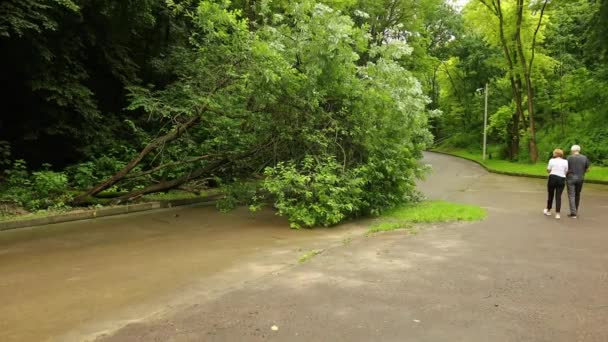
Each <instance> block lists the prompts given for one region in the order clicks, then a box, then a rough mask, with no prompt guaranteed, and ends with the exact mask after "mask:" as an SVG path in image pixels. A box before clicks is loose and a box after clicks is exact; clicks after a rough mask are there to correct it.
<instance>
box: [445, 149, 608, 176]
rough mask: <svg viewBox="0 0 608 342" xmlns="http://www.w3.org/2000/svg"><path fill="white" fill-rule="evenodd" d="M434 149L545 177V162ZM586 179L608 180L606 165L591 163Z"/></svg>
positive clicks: (516, 172) (498, 168) (499, 169)
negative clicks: (524, 161) (492, 157)
mask: <svg viewBox="0 0 608 342" xmlns="http://www.w3.org/2000/svg"><path fill="white" fill-rule="evenodd" d="M435 151H438V152H444V153H449V154H452V155H455V156H459V157H462V158H466V159H469V160H474V161H476V162H479V163H481V164H483V165H485V166H486V167H487V168H488V169H490V170H491V171H495V172H504V173H509V174H513V175H522V176H534V177H546V176H547V171H546V164H545V163H544V162H539V163H536V164H531V163H517V162H511V161H508V160H499V159H486V160H485V161H484V160H483V158H482V156H481V153H472V152H469V151H467V150H465V149H454V148H445V147H442V148H437V149H435ZM585 179H586V180H591V181H600V182H608V167H605V166H594V165H591V169H590V170H589V172H588V173H587V175H586V176H585Z"/></svg>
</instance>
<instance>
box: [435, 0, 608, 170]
mask: <svg viewBox="0 0 608 342" xmlns="http://www.w3.org/2000/svg"><path fill="white" fill-rule="evenodd" d="M458 20H460V23H461V25H462V26H460V30H461V31H459V32H460V33H459V37H460V39H458V40H457V41H455V43H454V44H453V45H452V46H451V51H450V53H449V55H450V56H449V57H448V58H446V60H445V63H444V64H443V65H441V66H440V67H438V68H437V75H438V76H437V78H438V83H439V86H438V89H439V91H438V92H437V93H436V94H437V97H436V99H437V100H436V101H435V104H436V105H437V107H438V108H439V109H441V110H442V111H443V113H444V115H443V116H442V117H440V118H439V119H438V120H437V121H436V122H435V128H434V131H433V132H434V134H435V141H436V146H435V147H436V148H438V149H439V150H441V151H447V152H450V153H454V154H457V155H460V156H463V157H467V158H470V159H474V160H477V161H479V157H480V156H481V150H482V141H483V139H482V135H483V122H484V119H483V114H484V97H485V86H486V84H487V85H488V89H489V91H488V119H489V120H488V143H489V145H490V147H489V149H490V152H492V159H491V160H486V161H485V162H484V165H486V166H488V167H489V168H490V169H492V170H496V171H502V172H513V173H520V174H527V175H536V176H541V175H542V176H545V165H546V162H547V161H548V159H549V158H550V157H551V152H552V151H553V150H554V149H555V148H561V149H563V150H564V151H566V152H568V151H569V150H570V146H572V145H573V144H578V145H581V147H582V153H583V154H585V155H587V156H588V157H589V159H590V161H591V163H592V166H593V167H592V170H591V172H590V173H589V175H588V177H589V178H588V179H593V180H600V181H606V180H607V177H608V172H607V171H606V168H604V167H603V166H608V125H606V122H607V120H608V96H607V95H606V94H607V93H608V77H607V75H608V55H607V51H608V50H607V47H608V44H607V42H608V38H607V37H608V34H607V33H608V32H607V30H608V29H607V28H608V1H588V0H568V1H561V0H560V1H545V0H539V1H524V0H513V1H506V0H503V1H498V0H471V1H469V2H468V4H467V5H466V6H465V8H464V10H463V11H462V16H460V17H459V19H458Z"/></svg>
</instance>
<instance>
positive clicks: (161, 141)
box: [72, 114, 201, 204]
mask: <svg viewBox="0 0 608 342" xmlns="http://www.w3.org/2000/svg"><path fill="white" fill-rule="evenodd" d="M200 119H201V118H200V114H198V115H195V116H194V117H192V118H190V119H188V121H186V122H185V123H183V124H181V125H179V126H178V127H177V128H176V129H174V130H172V131H171V132H169V133H167V134H165V135H163V136H161V137H158V138H156V139H154V140H152V142H150V143H149V144H148V145H146V147H144V149H143V150H141V152H139V154H138V155H137V156H136V157H135V158H133V159H132V160H131V161H130V162H129V163H128V164H127V166H125V167H124V168H123V169H122V170H120V171H118V172H117V173H116V174H114V175H113V176H112V177H110V178H109V179H107V180H105V181H104V182H102V183H100V184H98V185H97V186H95V187H93V188H92V189H90V190H89V191H87V192H85V193H84V194H81V195H79V196H76V197H75V198H74V200H73V201H72V203H74V204H82V203H84V202H85V201H86V200H87V198H88V197H89V196H95V195H96V194H98V193H100V192H102V191H103V190H106V189H107V188H109V187H111V186H112V185H114V184H116V183H117V182H119V181H120V180H121V179H123V178H124V177H125V176H126V175H127V174H128V173H129V172H131V170H133V169H134V168H135V167H136V166H137V165H138V164H139V163H140V162H141V161H142V160H143V159H144V158H145V157H146V156H147V155H148V154H150V152H152V151H154V150H155V149H157V148H158V147H160V146H163V145H165V144H166V143H169V142H171V141H173V140H175V139H177V138H179V137H180V136H181V135H182V134H184V132H186V131H187V130H188V129H189V128H192V127H193V126H195V125H196V124H197V123H199V122H200Z"/></svg>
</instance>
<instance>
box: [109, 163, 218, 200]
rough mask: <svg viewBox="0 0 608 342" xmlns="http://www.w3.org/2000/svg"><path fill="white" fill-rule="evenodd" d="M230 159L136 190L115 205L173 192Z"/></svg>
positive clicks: (121, 198)
mask: <svg viewBox="0 0 608 342" xmlns="http://www.w3.org/2000/svg"><path fill="white" fill-rule="evenodd" d="M229 161H230V160H229V159H227V158H224V159H220V160H218V161H215V162H213V163H211V164H209V165H206V166H204V167H201V168H198V169H196V170H194V171H192V172H190V173H188V174H185V175H183V176H182V177H179V178H176V179H172V180H169V181H163V182H160V183H158V184H154V185H150V186H147V187H145V188H143V189H139V190H135V191H132V192H130V193H128V194H126V195H123V196H120V197H118V198H116V199H115V200H114V202H115V203H122V202H128V201H131V200H134V199H136V198H139V197H141V196H143V195H146V194H151V193H155V192H160V191H167V190H171V189H173V188H176V187H178V186H180V185H182V184H184V183H187V182H189V181H191V180H194V179H197V178H199V177H201V176H203V175H207V174H209V173H211V172H213V171H215V170H217V169H218V168H220V167H222V166H224V165H226V164H227V163H229Z"/></svg>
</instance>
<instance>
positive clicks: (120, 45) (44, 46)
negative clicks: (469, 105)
mask: <svg viewBox="0 0 608 342" xmlns="http://www.w3.org/2000/svg"><path fill="white" fill-rule="evenodd" d="M378 5H379V2H366V1H361V2H356V1H327V2H321V1H312V0H303V1H297V2H291V1H260V2H249V1H245V2H233V3H231V2H228V1H152V0H137V1H136V0H132V1H127V2H125V3H124V5H121V6H117V5H115V4H114V2H110V1H108V2H104V1H101V2H95V3H90V2H88V1H82V2H80V1H73V2H71V1H57V2H54V1H35V0H30V1H29V2H16V1H15V2H9V3H3V4H2V6H3V7H2V10H3V11H4V12H6V13H8V14H9V15H8V16H7V17H6V18H5V21H3V23H2V25H0V27H2V31H1V32H2V36H3V38H2V44H3V45H4V46H5V47H6V48H8V49H9V50H11V51H13V52H14V53H15V55H14V56H13V57H11V56H5V57H4V58H6V60H5V63H4V65H5V67H6V68H7V70H8V69H12V70H13V71H11V73H9V76H10V77H12V79H11V82H14V83H19V84H20V85H19V87H17V88H15V90H14V91H15V92H16V93H14V94H4V96H6V97H7V100H9V98H10V100H11V101H13V102H15V101H22V100H23V99H24V98H32V99H35V101H32V104H31V106H32V107H31V108H28V107H26V108H18V106H17V104H16V103H15V106H14V109H13V110H21V111H22V112H23V113H22V114H21V115H16V116H15V117H12V118H9V119H3V120H2V129H3V132H4V131H6V133H8V131H9V130H8V128H9V126H10V127H11V130H10V131H11V132H10V135H7V136H8V139H7V140H8V144H7V145H6V148H5V149H6V150H7V151H10V152H12V154H11V155H8V154H7V156H8V157H5V159H8V160H20V159H24V160H26V161H27V163H28V164H29V165H30V166H32V167H33V168H35V169H38V168H39V167H40V166H39V165H41V164H42V163H53V165H54V167H55V168H56V169H57V170H56V172H55V173H54V174H53V175H54V176H56V177H55V178H56V179H57V180H61V181H62V182H61V186H62V187H63V188H64V190H65V189H68V187H71V188H74V189H77V190H84V193H82V194H79V195H78V196H76V197H75V198H73V200H72V201H71V203H72V204H85V203H87V202H88V201H89V200H90V198H91V197H92V196H97V195H99V194H101V193H103V192H108V191H114V192H115V191H121V192H124V194H122V195H121V196H120V197H118V198H117V199H116V202H124V201H130V200H133V199H136V198H138V197H140V196H141V195H144V194H147V193H153V192H158V191H167V190H169V189H172V188H176V187H181V186H189V185H192V183H193V182H196V183H197V184H201V183H203V184H207V185H209V186H217V185H221V184H224V186H223V188H224V189H226V193H227V195H226V197H225V199H224V200H223V201H222V202H220V204H219V206H220V207H221V208H222V209H227V208H230V207H232V206H235V205H238V204H243V203H250V202H251V203H253V202H259V201H260V200H271V201H273V202H274V203H275V206H276V208H277V209H278V211H279V213H280V214H283V215H286V216H288V217H289V219H290V221H291V222H292V226H294V227H301V226H315V225H333V224H336V223H338V222H340V221H342V220H343V219H345V218H348V217H353V216H357V215H364V214H376V213H379V212H380V211H382V210H384V209H387V208H391V207H393V206H395V205H397V204H399V203H402V202H404V201H408V200H411V199H412V198H414V197H415V196H416V194H415V186H414V181H415V179H416V177H419V176H421V175H422V173H423V168H422V167H421V165H420V164H419V163H418V159H419V158H420V157H421V152H422V150H424V149H425V148H426V147H427V146H428V145H429V144H430V142H431V141H432V136H431V134H430V132H429V130H428V128H427V126H428V118H429V117H432V116H433V115H435V112H434V111H430V110H428V104H429V102H430V99H429V97H428V96H427V95H426V94H425V90H424V87H423V85H421V83H420V82H419V81H418V80H417V78H416V76H419V75H420V70H423V65H422V64H421V63H418V61H417V58H415V56H417V54H418V55H425V52H424V49H423V48H422V46H423V43H424V42H423V41H422V39H421V38H418V36H419V35H416V36H417V37H416V38H412V39H408V38H409V37H413V36H414V34H415V33H416V32H417V31H419V32H422V30H424V29H425V26H424V20H425V16H424V15H425V13H432V12H433V11H432V10H433V8H438V7H441V6H445V5H443V4H442V3H441V2H440V1H435V2H429V3H428V4H426V5H425V6H423V7H420V6H419V5H418V2H417V1H413V0H412V1H398V2H395V1H386V4H383V6H380V7H379V6H378ZM384 5H390V6H388V7H386V6H384ZM131 15H136V16H135V18H133V17H131ZM420 37H421V36H420ZM68 43H69V44H68ZM62 44H68V45H69V49H67V50H66V49H64V48H63V47H62ZM417 45H419V46H421V48H419V49H418V50H420V51H416V48H413V47H416V46H417ZM4 46H3V49H4V48H5V47H4ZM30 51H31V52H30ZM43 52H44V53H46V54H48V58H43V60H40V59H39V58H40V55H44V53H43ZM27 53H29V54H31V58H25V59H24V58H23V57H22V56H23V54H26V56H28V55H27ZM17 56H21V58H18V57H17ZM408 69H409V70H411V71H408ZM33 70H38V71H37V72H33ZM22 76H27V78H24V80H21V79H22ZM42 113H44V114H42ZM34 117H40V120H39V121H37V120H35V119H34ZM3 136H4V134H3ZM33 145H36V147H34V146H33ZM7 153H9V152H7ZM15 163H16V164H15ZM15 163H13V164H15V165H24V162H22V161H18V162H15ZM8 164H10V163H6V165H8ZM13 168H14V167H13ZM9 169H10V167H9ZM22 169H23V168H22ZM59 169H64V171H60V170H59ZM11 172H12V171H11ZM23 172H25V173H27V175H26V174H25V173H23ZM41 172H47V173H49V174H48V175H51V172H52V171H50V170H47V171H41ZM21 175H22V177H24V178H27V177H34V178H36V175H37V173H32V174H31V176H30V174H29V173H28V172H27V171H25V170H22V172H21ZM12 177H13V176H12V174H11V176H9V178H7V181H6V182H5V183H4V188H5V191H4V192H3V193H4V194H3V197H4V199H5V200H13V201H16V202H18V203H20V204H22V205H26V206H29V207H31V208H33V207H34V206H32V205H30V204H29V202H28V199H25V198H22V197H20V196H17V194H16V193H15V191H14V189H15V184H13V183H12V181H11V179H13V178H12ZM256 179H259V180H261V181H256ZM243 182H246V183H243ZM239 183H243V184H257V185H258V187H257V189H255V188H254V189H251V187H245V186H240V185H238V184H239ZM32 184H34V183H32ZM27 191H29V192H35V193H39V196H40V197H44V198H46V197H48V198H49V201H51V202H53V203H55V202H54V201H53V200H52V198H51V197H52V196H50V194H49V193H48V192H47V191H43V190H42V189H41V191H37V190H36V189H28V190H27ZM32 200H34V199H32ZM30 202H31V200H30ZM63 202H65V201H63V198H62V203H63ZM36 207H38V206H36Z"/></svg>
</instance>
